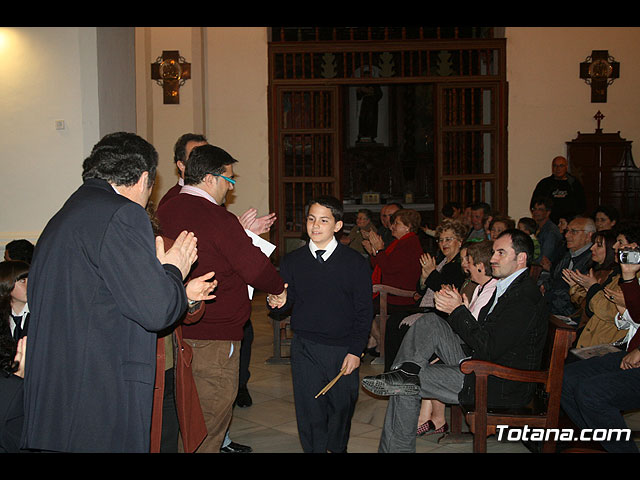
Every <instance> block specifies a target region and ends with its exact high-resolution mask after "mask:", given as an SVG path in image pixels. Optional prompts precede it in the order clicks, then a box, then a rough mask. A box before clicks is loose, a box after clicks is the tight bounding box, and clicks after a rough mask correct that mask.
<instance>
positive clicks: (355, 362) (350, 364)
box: [341, 353, 360, 375]
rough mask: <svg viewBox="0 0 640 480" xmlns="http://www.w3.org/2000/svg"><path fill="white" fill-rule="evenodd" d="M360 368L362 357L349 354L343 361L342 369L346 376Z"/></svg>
mask: <svg viewBox="0 0 640 480" xmlns="http://www.w3.org/2000/svg"><path fill="white" fill-rule="evenodd" d="M359 366H360V357H357V356H355V355H352V354H350V353H347V356H346V357H344V360H343V361H342V369H341V370H344V374H345V375H349V374H350V373H351V372H353V371H354V370H356V369H357V368H358V367H359Z"/></svg>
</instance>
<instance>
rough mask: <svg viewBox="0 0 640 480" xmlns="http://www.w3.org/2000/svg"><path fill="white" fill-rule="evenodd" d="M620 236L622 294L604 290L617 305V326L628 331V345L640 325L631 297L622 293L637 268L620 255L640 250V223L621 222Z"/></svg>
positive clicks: (618, 240) (618, 237)
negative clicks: (634, 312) (630, 300)
mask: <svg viewBox="0 0 640 480" xmlns="http://www.w3.org/2000/svg"><path fill="white" fill-rule="evenodd" d="M616 232H617V233H618V236H617V237H616V240H617V243H616V245H615V247H616V258H617V260H618V261H619V263H620V269H621V276H620V281H619V286H620V292H618V291H617V290H616V289H614V288H611V286H607V287H605V288H604V293H605V296H607V297H608V298H609V300H611V301H612V302H614V303H615V304H616V308H617V310H618V313H617V314H616V326H617V327H618V328H620V329H622V330H627V335H626V336H625V338H624V340H623V341H622V343H623V344H628V343H629V342H630V341H631V339H632V338H633V337H634V335H635V334H636V331H637V330H638V327H640V323H639V322H638V321H637V319H638V317H639V316H638V315H636V316H635V317H634V316H633V314H632V312H633V311H634V308H633V305H630V304H629V300H628V297H629V295H626V294H623V293H621V292H622V290H623V287H624V286H625V285H626V283H625V282H627V283H628V282H630V281H631V279H630V276H629V272H634V271H635V270H634V269H635V267H634V265H633V262H632V263H631V264H629V263H627V262H626V261H623V260H621V259H620V257H619V253H620V252H621V251H622V252H626V251H628V250H630V249H632V250H636V249H638V245H640V223H638V222H637V221H626V222H621V224H620V226H619V227H618V228H617V229H616Z"/></svg>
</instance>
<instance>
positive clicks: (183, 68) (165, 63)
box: [151, 50, 191, 104]
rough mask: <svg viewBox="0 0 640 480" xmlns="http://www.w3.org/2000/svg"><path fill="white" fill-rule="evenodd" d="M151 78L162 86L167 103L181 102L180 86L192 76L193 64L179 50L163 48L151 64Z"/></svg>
mask: <svg viewBox="0 0 640 480" xmlns="http://www.w3.org/2000/svg"><path fill="white" fill-rule="evenodd" d="M151 78H152V79H153V80H155V81H156V83H157V84H158V85H160V86H161V87H162V90H163V92H164V103H165V104H178V103H180V87H181V86H183V85H184V84H185V82H186V81H187V80H189V79H190V78H191V64H190V63H187V62H186V61H185V59H184V58H183V57H181V56H180V53H179V52H178V50H163V51H162V56H161V57H158V58H157V59H156V61H155V63H152V64H151Z"/></svg>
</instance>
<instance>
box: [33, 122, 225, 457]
mask: <svg viewBox="0 0 640 480" xmlns="http://www.w3.org/2000/svg"><path fill="white" fill-rule="evenodd" d="M157 163H158V154H157V152H156V150H155V149H154V148H153V146H152V145H151V144H149V143H148V142H146V141H145V140H143V139H142V138H140V137H138V136H137V135H135V134H132V133H121V132H117V133H112V134H109V135H107V136H106V137H104V138H103V139H102V140H101V141H100V142H98V144H96V146H95V147H94V148H93V150H92V152H91V154H90V156H89V157H88V158H87V159H86V160H85V161H84V163H83V172H82V177H83V180H84V182H83V184H82V185H81V186H80V187H79V188H78V189H77V190H76V192H75V193H73V194H72V195H71V197H70V198H69V199H68V200H67V201H66V202H65V204H64V206H63V207H62V208H61V209H60V211H59V212H58V213H57V214H56V215H55V216H54V217H53V218H52V219H51V220H50V221H49V223H48V224H47V226H46V228H45V229H44V231H43V233H42V235H41V236H40V238H39V240H38V243H37V245H36V249H35V253H34V257H33V263H32V264H31V269H30V271H29V285H28V298H29V307H30V310H31V316H30V324H29V337H28V338H29V339H28V342H29V348H28V349H27V350H26V357H27V358H26V365H25V367H26V370H25V377H24V383H25V384H24V407H25V412H24V413H25V418H24V431H23V436H22V447H23V448H26V449H29V450H45V451H59V452H148V451H149V441H150V437H149V431H150V427H151V409H152V401H153V386H154V380H155V369H156V342H157V335H156V333H155V332H158V331H160V330H163V329H165V328H167V327H169V326H170V325H172V324H173V323H174V322H175V321H177V320H178V319H180V317H181V316H182V314H183V313H184V312H185V310H186V309H187V304H188V302H187V299H188V298H190V299H192V300H203V299H205V298H204V296H203V297H202V298H195V297H194V298H192V295H191V294H189V295H188V292H187V291H185V287H184V286H183V280H184V278H185V277H186V276H187V274H188V273H189V270H190V268H191V265H192V264H193V262H194V261H195V259H196V256H197V249H196V242H197V240H196V239H195V237H194V236H193V234H192V233H187V232H183V233H182V234H181V235H180V236H179V237H178V238H177V239H176V241H175V243H174V244H173V246H172V247H171V248H170V249H169V250H167V251H166V252H165V249H164V245H163V243H162V238H161V237H158V238H156V239H155V242H154V235H153V231H152V228H151V222H150V220H149V217H148V215H147V213H146V211H145V205H146V204H147V201H148V199H149V196H150V194H151V189H152V187H153V183H154V179H155V173H156V166H157ZM203 283H204V282H203ZM208 285H212V284H208ZM208 285H204V287H205V289H211V288H213V287H209V286H208Z"/></svg>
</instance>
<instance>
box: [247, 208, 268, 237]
mask: <svg viewBox="0 0 640 480" xmlns="http://www.w3.org/2000/svg"><path fill="white" fill-rule="evenodd" d="M238 220H240V224H241V225H242V227H243V228H244V229H246V230H249V231H251V232H253V233H255V234H256V235H261V234H263V233H267V232H268V231H269V229H270V228H271V225H273V223H274V222H275V221H276V214H275V213H269V214H267V215H264V216H262V217H258V210H257V209H255V208H250V209H249V210H247V211H246V212H244V213H243V214H242V215H241V216H240V217H238Z"/></svg>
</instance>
